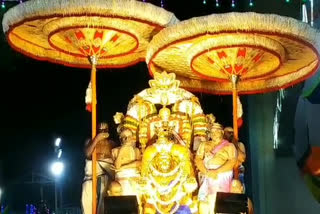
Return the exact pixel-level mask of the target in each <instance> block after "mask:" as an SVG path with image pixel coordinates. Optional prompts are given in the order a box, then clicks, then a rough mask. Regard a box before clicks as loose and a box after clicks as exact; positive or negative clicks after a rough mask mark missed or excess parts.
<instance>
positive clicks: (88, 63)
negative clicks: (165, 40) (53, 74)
mask: <svg viewBox="0 0 320 214" xmlns="http://www.w3.org/2000/svg"><path fill="white" fill-rule="evenodd" d="M177 21H178V20H177V19H176V18H175V16H174V15H173V14H172V13H169V12H167V11H166V10H164V9H162V8H158V7H156V6H153V5H151V4H147V3H143V2H138V1H134V0H117V1H115V0H31V1H28V2H25V3H23V4H19V5H18V6H16V7H14V8H12V9H10V10H9V11H8V12H7V13H6V14H5V16H4V18H3V23H2V24H3V30H4V32H5V33H6V35H7V39H8V42H9V44H10V45H11V47H13V48H14V49H15V50H17V51H19V52H21V53H23V54H25V55H28V56H30V57H32V58H35V59H38V60H46V61H50V62H55V63H59V64H63V65H67V66H73V67H82V68H92V72H91V86H92V137H95V135H96V67H97V68H116V67H126V66H129V65H133V64H135V63H138V62H140V61H143V60H144V58H145V50H146V47H147V44H148V43H149V41H150V40H151V38H152V37H153V36H154V35H155V34H156V33H158V32H159V31H160V30H161V29H162V28H164V27H166V26H167V25H170V24H174V23H176V22H177ZM92 161H93V189H94V190H95V189H96V164H95V162H96V153H95V151H94V152H93V155H92ZM93 192H94V191H93ZM95 197H96V195H95V194H93V214H95V213H96V212H95V211H96V198H95Z"/></svg>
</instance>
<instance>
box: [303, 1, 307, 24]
mask: <svg viewBox="0 0 320 214" xmlns="http://www.w3.org/2000/svg"><path fill="white" fill-rule="evenodd" d="M302 21H303V22H305V23H308V12H307V7H306V5H305V4H303V5H302Z"/></svg>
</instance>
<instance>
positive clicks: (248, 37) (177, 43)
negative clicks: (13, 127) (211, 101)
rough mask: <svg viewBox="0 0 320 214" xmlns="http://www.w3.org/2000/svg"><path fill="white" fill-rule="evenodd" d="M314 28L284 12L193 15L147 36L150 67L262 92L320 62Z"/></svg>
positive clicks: (194, 84)
mask: <svg viewBox="0 0 320 214" xmlns="http://www.w3.org/2000/svg"><path fill="white" fill-rule="evenodd" d="M319 48H320V39H319V34H318V33H317V31H316V30H315V29H313V28H311V27H310V26H309V25H307V24H305V23H302V22H300V21H298V20H295V19H293V18H288V17H282V16H278V15H271V14H257V13H227V14H214V15H210V16H204V17H197V18H192V19H190V20H186V21H183V22H180V23H178V24H176V25H174V26H171V27H168V28H166V29H164V30H162V31H161V32H160V33H159V34H157V35H156V36H155V37H154V38H153V40H152V41H151V42H150V44H149V47H148V50H147V57H146V61H147V64H148V67H149V72H150V74H151V75H153V73H154V72H156V71H158V72H159V71H160V72H161V71H162V70H165V71H167V72H174V73H176V74H177V78H178V79H179V80H180V81H181V85H182V87H184V88H186V89H189V90H192V91H201V92H206V93H212V94H233V105H234V108H233V109H234V110H233V116H234V120H233V121H234V131H235V137H238V131H237V94H238V93H240V94H253V93H264V92H268V91H273V90H278V89H280V88H286V87H288V86H291V85H294V84H296V83H298V82H301V81H303V80H305V79H306V78H308V77H309V76H310V75H312V74H313V73H315V71H316V69H317V68H318V65H319Z"/></svg>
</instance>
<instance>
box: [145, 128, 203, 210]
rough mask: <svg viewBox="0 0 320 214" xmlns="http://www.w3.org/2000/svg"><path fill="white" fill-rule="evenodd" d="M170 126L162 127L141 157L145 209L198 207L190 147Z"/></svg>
mask: <svg viewBox="0 0 320 214" xmlns="http://www.w3.org/2000/svg"><path fill="white" fill-rule="evenodd" d="M170 129H171V128H170V127H166V125H164V126H162V127H161V128H160V131H159V132H158V139H157V141H156V143H154V144H152V145H150V146H148V147H147V149H146V150H145V152H144V153H143V157H142V166H141V176H142V177H141V180H142V182H141V183H142V185H141V188H142V192H143V194H142V195H143V200H144V201H145V208H144V213H156V211H157V212H159V213H175V212H176V211H177V210H178V209H181V208H187V209H190V210H192V209H194V208H195V209H196V206H195V207H193V206H194V204H193V202H192V196H191V195H192V192H193V191H195V190H196V188H197V182H196V179H195V177H194V172H193V168H192V163H191V160H190V151H189V149H188V148H187V147H185V146H183V145H181V144H176V143H174V141H173V140H172V138H171V134H170V133H171V130H170Z"/></svg>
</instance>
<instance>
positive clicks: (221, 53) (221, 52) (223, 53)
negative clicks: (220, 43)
mask: <svg viewBox="0 0 320 214" xmlns="http://www.w3.org/2000/svg"><path fill="white" fill-rule="evenodd" d="M217 54H218V57H219V58H220V59H223V58H227V57H228V56H227V54H226V52H224V51H220V52H217Z"/></svg>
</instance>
